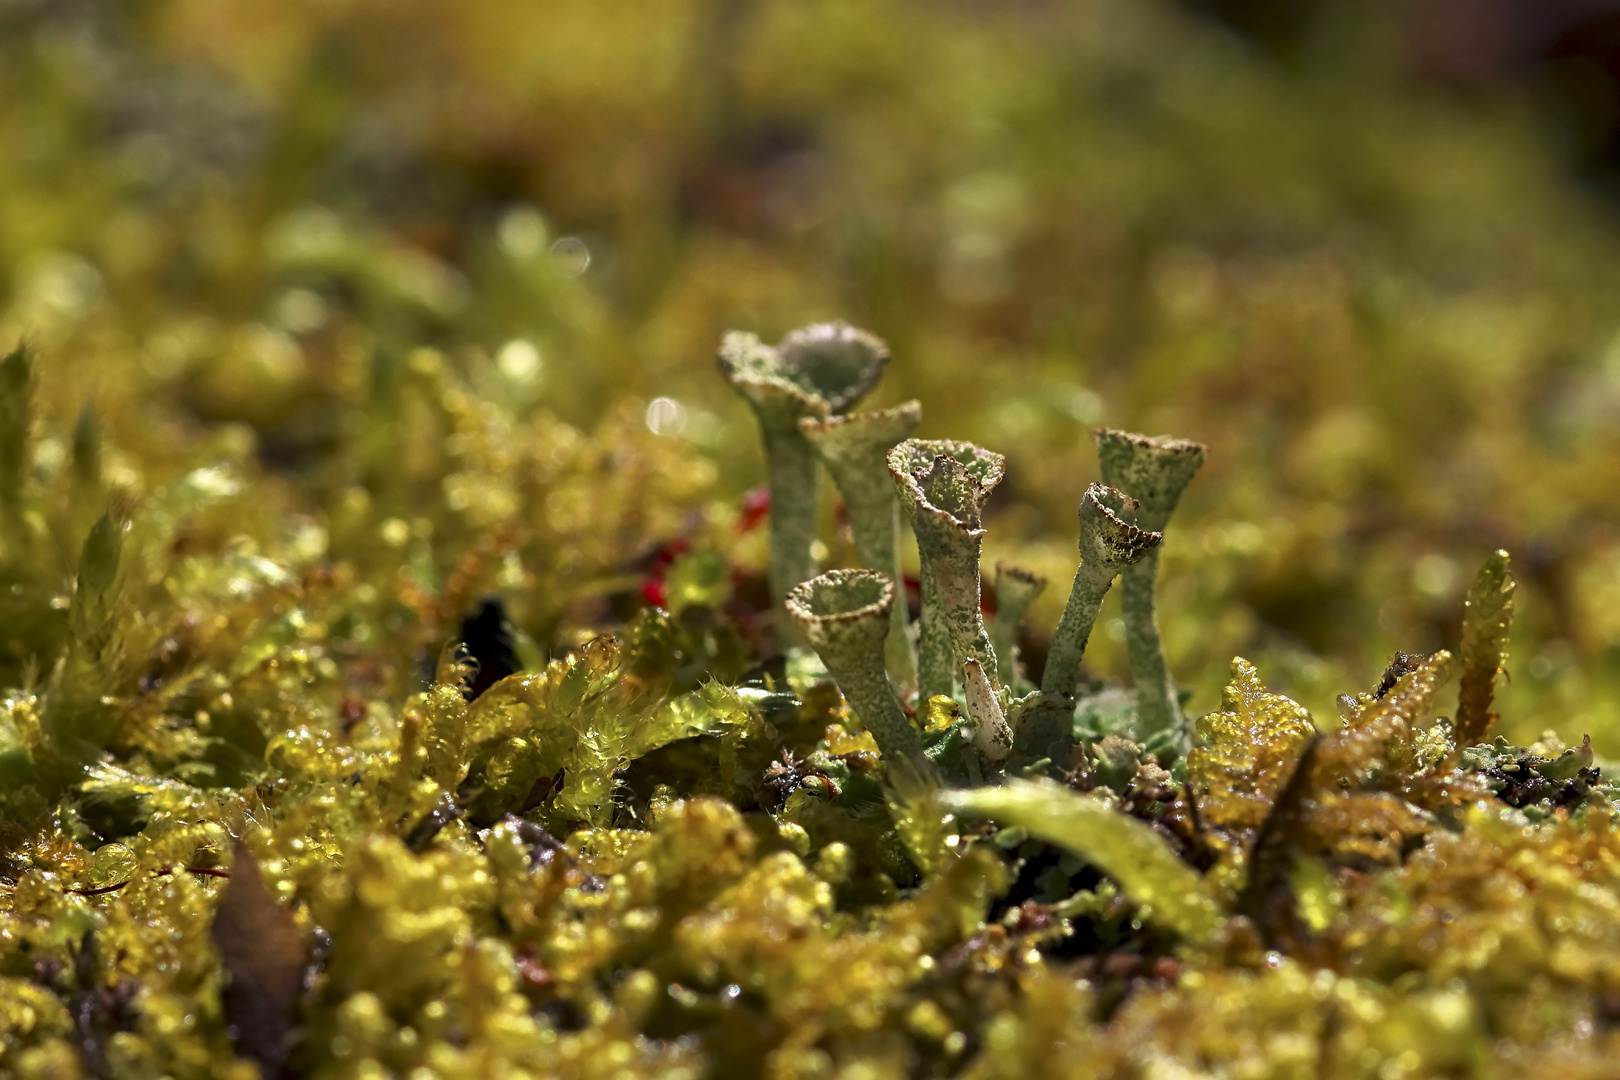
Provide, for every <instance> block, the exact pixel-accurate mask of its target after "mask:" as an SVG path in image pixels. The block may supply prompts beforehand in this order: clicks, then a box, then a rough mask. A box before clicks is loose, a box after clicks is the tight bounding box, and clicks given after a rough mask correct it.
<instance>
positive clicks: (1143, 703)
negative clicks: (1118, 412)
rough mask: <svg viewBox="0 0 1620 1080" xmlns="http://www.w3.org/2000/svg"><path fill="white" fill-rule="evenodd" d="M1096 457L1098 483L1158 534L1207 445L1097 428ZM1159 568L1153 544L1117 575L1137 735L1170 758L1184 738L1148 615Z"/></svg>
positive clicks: (1180, 749) (1178, 705) (1177, 705)
mask: <svg viewBox="0 0 1620 1080" xmlns="http://www.w3.org/2000/svg"><path fill="white" fill-rule="evenodd" d="M1097 460H1098V464H1099V465H1101V467H1102V477H1103V482H1104V483H1105V484H1107V485H1109V486H1110V487H1114V488H1118V489H1119V490H1120V491H1122V492H1124V493H1125V494H1127V495H1129V496H1130V497H1131V498H1133V499H1135V500H1136V501H1137V503H1138V509H1137V513H1136V524H1137V527H1138V528H1141V529H1143V530H1145V531H1148V532H1157V533H1162V532H1163V531H1164V527H1165V525H1166V524H1167V523H1168V522H1169V521H1170V515H1171V514H1172V513H1174V512H1175V509H1176V504H1177V503H1178V502H1180V501H1181V493H1182V492H1183V491H1185V490H1186V488H1187V485H1188V484H1189V483H1191V482H1192V478H1193V476H1194V475H1195V474H1196V473H1197V472H1198V469H1199V466H1201V465H1203V463H1204V447H1203V445H1202V444H1201V443H1195V442H1189V441H1187V440H1186V439H1172V438H1168V437H1161V438H1150V437H1148V436H1146V435H1133V434H1131V433H1129V432H1124V431H1112V430H1109V429H1108V428H1099V429H1098V431H1097ZM1158 574H1159V549H1158V548H1157V547H1155V548H1154V549H1153V550H1152V551H1150V552H1148V553H1147V555H1146V556H1145V557H1144V558H1142V559H1141V560H1140V561H1139V562H1137V563H1135V564H1133V565H1131V566H1129V567H1127V568H1126V569H1125V571H1124V572H1123V574H1122V578H1123V580H1122V582H1121V587H1120V591H1121V599H1122V600H1123V606H1124V609H1125V649H1126V652H1127V653H1128V654H1129V655H1130V661H1131V679H1132V681H1133V682H1134V683H1135V684H1136V707H1137V718H1138V720H1137V728H1136V734H1137V738H1138V740H1139V741H1140V742H1142V743H1143V744H1144V745H1145V746H1147V747H1148V748H1149V749H1152V750H1154V751H1156V752H1158V753H1159V754H1160V756H1161V757H1165V758H1174V757H1179V756H1180V755H1182V754H1184V753H1186V750H1187V745H1188V741H1189V739H1188V733H1187V725H1186V722H1185V720H1184V718H1183V717H1182V715H1181V703H1180V702H1179V701H1178V700H1177V698H1176V687H1175V684H1174V683H1173V682H1172V681H1171V679H1170V671H1169V669H1168V668H1167V667H1166V665H1165V662H1164V646H1163V644H1162V643H1161V642H1160V640H1159V627H1158V624H1157V623H1156V622H1155V621H1154V617H1153V587H1154V583H1155V581H1156V580H1157V578H1158Z"/></svg>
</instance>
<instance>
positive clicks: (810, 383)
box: [718, 323, 889, 640]
mask: <svg viewBox="0 0 1620 1080" xmlns="http://www.w3.org/2000/svg"><path fill="white" fill-rule="evenodd" d="M888 357H889V350H888V346H886V345H884V344H883V342H882V341H880V340H878V339H877V338H875V337H873V336H872V335H870V334H867V333H865V332H864V331H861V330H856V329H855V328H854V327H851V326H848V325H846V324H844V323H818V324H815V325H813V326H807V327H803V328H802V329H799V330H795V331H793V332H792V333H790V334H788V335H787V337H785V338H783V339H782V341H781V343H780V344H778V345H777V346H776V347H775V348H772V347H771V346H769V345H766V344H764V343H762V342H761V341H760V340H759V338H757V337H755V336H754V335H753V334H747V333H741V332H738V331H732V332H731V333H728V334H727V335H726V336H725V337H724V338H723V339H722V340H721V343H720V351H719V357H718V359H719V363H720V373H721V375H722V376H723V377H724V378H725V379H726V381H727V382H729V383H730V384H731V385H732V387H733V388H734V389H735V390H736V391H737V392H738V393H739V394H741V395H742V396H743V397H744V399H746V400H747V401H748V403H749V404H750V405H751V406H752V407H753V409H754V415H755V416H756V417H757V418H758V420H759V426H760V431H761V434H762V436H763V442H764V445H765V456H766V469H767V473H768V477H769V485H770V492H771V599H772V601H773V603H774V604H775V605H776V606H777V610H778V611H780V610H781V607H780V605H781V603H782V601H783V600H785V599H786V598H787V593H788V590H789V589H791V588H792V587H793V586H794V585H797V584H798V583H799V582H801V581H804V580H806V579H807V578H809V577H810V576H811V575H812V574H814V573H815V560H814V558H813V557H812V556H811V548H812V546H813V545H814V543H815V538H816V535H815V531H816V521H817V515H816V502H817V487H818V480H819V475H820V474H819V471H818V469H817V462H816V455H815V452H814V451H813V450H812V449H811V447H810V444H809V443H808V442H807V441H806V439H805V437H804V435H803V433H801V432H800V431H799V421H800V420H801V419H804V418H811V419H825V418H826V417H828V416H832V415H837V414H839V413H842V412H844V411H846V410H847V409H849V408H850V407H851V406H853V405H854V404H855V402H857V401H858V400H860V398H861V397H863V396H864V395H865V394H866V392H867V391H869V390H870V389H871V388H872V386H873V385H875V384H876V382H877V380H878V377H879V376H880V375H882V373H883V365H884V364H885V362H887V360H888ZM778 627H779V629H780V630H781V632H782V633H783V636H785V637H787V638H788V639H790V640H791V639H792V637H793V635H794V633H795V632H796V630H795V626H794V624H793V623H792V621H791V620H788V619H786V617H785V616H784V617H783V618H782V619H779V620H778Z"/></svg>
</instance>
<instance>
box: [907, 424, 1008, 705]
mask: <svg viewBox="0 0 1620 1080" xmlns="http://www.w3.org/2000/svg"><path fill="white" fill-rule="evenodd" d="M888 462H889V475H890V476H891V477H893V480H894V485H895V491H896V492H897V493H898V494H899V496H900V506H901V509H903V510H904V511H905V513H906V517H907V518H908V519H909V520H910V521H911V527H912V531H913V532H915V533H916V535H917V553H918V558H919V562H920V563H921V566H922V589H923V596H922V625H921V627H920V631H919V634H918V648H917V652H918V657H917V666H918V678H919V681H920V683H921V689H922V693H923V696H924V698H925V699H926V698H928V697H932V696H934V695H936V694H946V695H948V694H950V693H952V692H953V690H954V689H955V686H956V678H957V673H958V671H959V670H960V666H961V664H962V663H964V662H965V661H967V660H968V659H970V658H971V659H974V660H977V661H978V662H979V664H980V666H981V667H983V668H984V672H985V675H986V677H987V678H988V679H989V680H990V682H991V685H992V686H994V687H996V688H997V689H999V688H1000V685H1001V683H1000V676H999V668H998V665H997V663H996V654H995V649H994V648H993V647H992V646H991V644H990V636H989V634H988V633H986V632H985V627H984V616H983V614H982V612H981V610H980V606H979V592H980V581H979V554H980V550H981V548H982V546H983V541H984V528H983V512H984V503H985V500H986V499H988V498H989V496H990V492H991V490H992V489H993V488H994V487H995V486H996V485H997V484H998V483H1000V482H1001V478H1002V476H1003V475H1004V473H1005V470H1006V459H1005V458H1003V457H1002V456H1001V455H1000V454H997V453H993V452H992V451H989V450H986V449H984V448H983V447H980V446H975V445H974V444H972V443H969V442H955V441H950V440H935V439H907V440H906V441H905V442H903V443H901V444H900V445H899V446H896V447H895V448H894V449H893V450H891V451H889V459H888Z"/></svg>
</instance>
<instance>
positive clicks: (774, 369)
mask: <svg viewBox="0 0 1620 1080" xmlns="http://www.w3.org/2000/svg"><path fill="white" fill-rule="evenodd" d="M717 359H718V361H719V364H720V373H721V374H722V375H723V376H724V377H725V379H726V381H727V382H729V383H731V385H732V386H734V387H736V388H737V389H738V390H739V391H740V392H741V393H743V394H744V395H745V396H746V397H748V398H749V399H750V400H751V401H753V402H755V403H756V404H759V405H764V406H773V405H774V406H778V407H780V406H788V407H789V408H790V409H796V410H797V412H798V414H799V416H798V417H793V419H798V418H799V417H806V416H807V417H811V418H821V417H825V416H828V415H829V414H839V413H843V412H845V411H847V410H848V409H849V408H850V407H851V406H852V405H854V404H855V403H856V402H857V401H859V400H860V399H861V398H863V397H865V396H866V394H867V393H868V392H870V391H871V389H872V387H874V386H876V385H877V381H878V379H880V378H881V377H882V376H883V368H884V365H885V364H887V362H888V359H889V347H888V346H887V345H886V344H884V342H883V341H882V340H881V339H880V338H878V337H876V336H874V335H872V334H869V333H867V332H866V331H864V330H859V329H856V328H855V327H853V326H850V325H849V324H848V323H843V322H831V323H815V324H813V325H811V326H805V327H800V328H799V329H797V330H794V331H793V332H791V333H790V334H788V335H787V336H786V337H784V338H783V339H782V341H781V343H780V344H778V345H776V346H771V345H767V344H765V343H764V342H762V341H761V340H760V339H759V337H758V336H757V335H755V334H751V333H748V332H746V331H741V330H732V331H730V332H728V333H727V334H726V335H725V336H724V337H723V338H721V340H720V350H719V353H718V356H717Z"/></svg>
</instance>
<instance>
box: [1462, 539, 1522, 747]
mask: <svg viewBox="0 0 1620 1080" xmlns="http://www.w3.org/2000/svg"><path fill="white" fill-rule="evenodd" d="M1514 585H1515V583H1514V581H1513V571H1512V569H1511V568H1510V565H1509V562H1508V553H1507V552H1505V551H1495V552H1492V553H1491V556H1490V558H1488V559H1486V560H1485V565H1484V566H1482V567H1480V569H1479V575H1478V576H1477V577H1475V578H1474V584H1473V587H1472V588H1470V589H1469V590H1468V602H1467V604H1466V606H1465V607H1464V608H1463V624H1462V646H1461V648H1460V649H1458V652H1459V654H1460V655H1461V659H1462V675H1461V677H1460V678H1459V679H1458V686H1457V721H1456V723H1455V725H1453V730H1454V731H1455V734H1456V740H1457V750H1458V751H1459V752H1461V751H1462V750H1465V749H1467V748H1468V747H1470V746H1474V745H1475V744H1477V743H1482V742H1484V741H1485V737H1486V736H1487V735H1488V734H1490V730H1491V725H1492V724H1493V723H1494V722H1495V721H1496V714H1495V713H1493V712H1491V699H1492V698H1494V697H1495V696H1496V676H1497V675H1498V674H1500V673H1501V670H1502V663H1503V661H1504V660H1506V659H1507V653H1506V649H1507V640H1508V634H1509V632H1511V631H1512V629H1513V590H1514Z"/></svg>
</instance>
